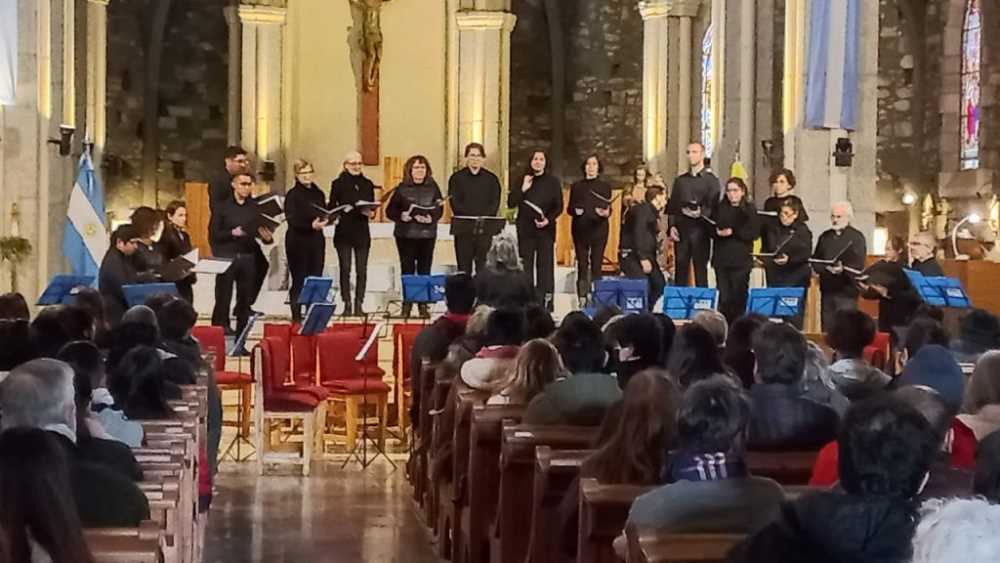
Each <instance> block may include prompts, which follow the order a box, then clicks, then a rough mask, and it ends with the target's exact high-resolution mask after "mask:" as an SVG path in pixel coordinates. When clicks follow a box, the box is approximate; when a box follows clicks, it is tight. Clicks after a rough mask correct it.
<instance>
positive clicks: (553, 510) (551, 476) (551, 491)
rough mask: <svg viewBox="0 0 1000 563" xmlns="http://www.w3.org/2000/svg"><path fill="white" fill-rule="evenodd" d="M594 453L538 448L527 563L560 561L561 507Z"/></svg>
mask: <svg viewBox="0 0 1000 563" xmlns="http://www.w3.org/2000/svg"><path fill="white" fill-rule="evenodd" d="M592 453H594V450H553V449H552V448H551V447H549V446H538V447H537V448H535V479H534V485H533V487H532V501H533V506H532V509H531V535H530V537H529V540H528V558H527V562H528V563H547V562H549V561H558V560H559V559H560V558H561V555H560V550H559V546H560V545H561V537H560V533H561V532H562V530H560V529H558V527H557V524H558V523H559V507H560V506H561V505H562V502H563V499H564V498H565V497H566V494H567V493H568V492H569V490H570V487H572V486H574V485H576V484H577V481H576V479H577V477H579V475H580V465H581V464H582V463H583V461H584V460H585V459H587V458H588V457H590V455H591V454H592Z"/></svg>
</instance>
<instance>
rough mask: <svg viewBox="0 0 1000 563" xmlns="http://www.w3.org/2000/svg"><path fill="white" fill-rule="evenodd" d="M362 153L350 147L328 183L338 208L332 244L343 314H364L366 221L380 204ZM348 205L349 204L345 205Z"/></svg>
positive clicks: (368, 242) (369, 239)
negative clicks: (341, 168)
mask: <svg viewBox="0 0 1000 563" xmlns="http://www.w3.org/2000/svg"><path fill="white" fill-rule="evenodd" d="M361 166H362V162H361V153H359V152H357V151H351V152H349V153H347V154H346V155H345V156H344V169H343V170H342V171H341V172H340V176H338V177H337V179H336V180H334V181H333V183H332V184H331V185H330V206H329V207H330V209H338V208H339V209H341V210H342V212H341V213H340V214H339V219H338V220H337V228H336V229H334V231H333V247H334V248H335V249H337V263H338V266H339V270H340V297H341V298H342V299H343V300H344V315H346V316H350V315H352V314H355V315H363V314H365V312H364V309H363V308H362V305H363V304H364V302H365V290H366V289H367V285H368V253H369V251H370V250H371V246H372V236H371V231H370V230H369V226H368V223H369V221H371V218H372V217H374V216H375V210H376V209H378V207H379V204H378V202H376V201H375V184H373V183H372V181H371V180H369V179H368V178H366V177H365V175H364V173H363V172H362V169H361ZM345 206H348V207H345ZM352 255H353V257H354V268H355V272H357V273H356V274H355V283H354V301H353V308H352V301H351V256H352Z"/></svg>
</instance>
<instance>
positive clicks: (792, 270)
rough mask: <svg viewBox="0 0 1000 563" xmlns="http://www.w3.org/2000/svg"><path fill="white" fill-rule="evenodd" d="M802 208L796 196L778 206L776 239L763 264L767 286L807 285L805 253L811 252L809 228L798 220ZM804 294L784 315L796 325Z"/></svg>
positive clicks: (808, 274)
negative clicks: (793, 311)
mask: <svg viewBox="0 0 1000 563" xmlns="http://www.w3.org/2000/svg"><path fill="white" fill-rule="evenodd" d="M802 214H803V210H802V207H801V206H800V205H799V202H798V200H797V199H787V200H785V202H784V203H782V204H781V208H780V209H779V210H778V229H777V231H776V234H777V237H778V239H777V240H778V243H777V245H776V246H775V248H774V252H773V253H772V254H773V255H772V256H768V257H766V258H765V262H764V267H765V270H766V273H767V285H768V286H769V287H802V288H806V289H808V287H809V281H810V278H811V277H812V269H811V268H810V267H809V257H810V256H811V255H812V247H813V245H812V232H811V231H810V230H809V227H807V226H806V224H805V223H803V222H802V221H801V220H800V217H802ZM805 307H806V302H805V295H803V299H802V302H801V303H800V306H799V313H798V315H796V316H795V317H794V318H790V319H788V321H789V322H790V323H792V324H793V325H794V326H795V327H796V328H798V329H801V328H802V316H803V314H804V313H805Z"/></svg>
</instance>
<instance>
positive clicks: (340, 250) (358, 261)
mask: <svg viewBox="0 0 1000 563" xmlns="http://www.w3.org/2000/svg"><path fill="white" fill-rule="evenodd" d="M333 247H334V248H336V249H337V264H338V266H339V268H340V298H341V300H343V302H344V304H345V305H350V304H351V303H352V301H351V257H352V256H353V257H354V267H355V271H356V272H357V273H356V274H355V276H354V277H355V282H354V290H355V291H354V297H355V299H354V301H353V302H354V303H363V302H364V300H365V291H366V290H367V288H368V252H369V251H370V250H371V247H372V241H371V240H370V239H368V240H343V239H334V241H333Z"/></svg>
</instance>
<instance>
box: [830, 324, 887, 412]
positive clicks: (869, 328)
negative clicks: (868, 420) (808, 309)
mask: <svg viewBox="0 0 1000 563" xmlns="http://www.w3.org/2000/svg"><path fill="white" fill-rule="evenodd" d="M831 325H832V326H831V327H830V329H829V333H828V334H827V336H826V342H827V344H829V345H830V347H831V348H833V359H834V362H833V363H832V364H831V365H830V367H829V369H828V373H829V374H830V379H831V380H832V381H833V384H834V385H836V386H837V390H838V391H840V393H841V394H842V395H843V396H845V397H847V399H848V400H851V401H857V400H861V399H865V398H867V397H870V396H872V395H874V394H876V393H878V392H879V391H881V390H882V389H885V386H886V385H888V384H889V382H890V381H892V378H890V377H889V376H888V375H886V374H885V373H884V372H883V371H882V370H880V369H878V368H877V367H875V366H873V365H871V364H870V363H868V362H867V361H866V360H865V357H864V355H865V347H866V346H868V345H869V344H871V343H872V341H873V340H874V339H875V321H873V320H872V318H871V317H869V316H868V315H867V314H866V313H865V312H863V311H858V310H848V309H845V310H841V311H837V313H836V314H834V315H833V322H832V323H831Z"/></svg>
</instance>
